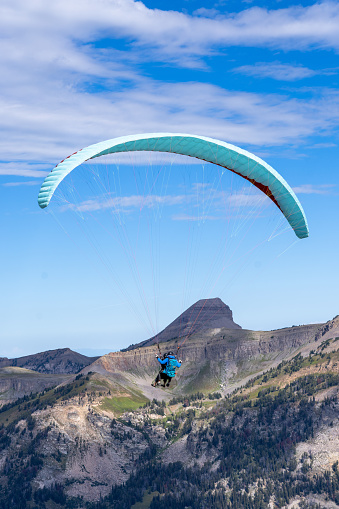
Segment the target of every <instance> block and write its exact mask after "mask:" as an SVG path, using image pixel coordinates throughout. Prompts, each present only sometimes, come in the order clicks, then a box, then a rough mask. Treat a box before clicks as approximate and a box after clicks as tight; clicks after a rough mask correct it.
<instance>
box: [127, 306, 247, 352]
mask: <svg viewBox="0 0 339 509" xmlns="http://www.w3.org/2000/svg"><path fill="white" fill-rule="evenodd" d="M216 328H226V329H241V327H240V325H238V324H236V323H235V322H234V321H233V314H232V311H231V310H230V308H229V307H228V306H227V305H226V304H225V303H224V302H223V301H222V300H221V299H219V298H216V299H202V300H198V302H196V303H195V304H193V305H192V306H191V307H189V308H188V309H186V311H184V312H183V313H182V314H181V315H180V316H178V318H176V319H175V320H174V321H173V322H172V323H170V324H169V325H168V326H167V327H166V328H165V329H164V330H163V331H161V332H159V334H157V335H156V336H153V337H152V338H150V339H147V340H146V341H142V342H141V343H138V344H136V345H131V346H130V347H129V348H127V349H126V350H133V349H135V348H140V347H143V346H151V345H154V344H156V343H164V342H166V341H170V340H173V339H178V338H182V340H184V339H185V337H187V336H191V335H192V334H194V333H196V332H198V331H199V332H201V331H204V330H207V329H216Z"/></svg>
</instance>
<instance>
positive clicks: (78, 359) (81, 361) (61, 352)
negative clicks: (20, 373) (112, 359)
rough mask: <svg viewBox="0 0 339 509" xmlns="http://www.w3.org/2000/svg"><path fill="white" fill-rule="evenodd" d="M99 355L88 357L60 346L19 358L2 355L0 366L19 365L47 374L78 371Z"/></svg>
mask: <svg viewBox="0 0 339 509" xmlns="http://www.w3.org/2000/svg"><path fill="white" fill-rule="evenodd" d="M97 358H98V357H86V355H81V354H80V353H78V352H73V351H72V350H71V349H70V348H58V349H57V350H48V351H47V352H41V353H37V354H33V355H26V356H25V357H18V358H17V359H7V358H6V357H0V368H4V367H6V366H17V367H20V368H25V369H31V370H33V371H38V372H39V373H45V374H57V373H69V374H72V373H78V372H79V371H80V370H81V369H82V368H84V367H85V366H88V364H91V363H92V362H93V361H95V360H96V359H97Z"/></svg>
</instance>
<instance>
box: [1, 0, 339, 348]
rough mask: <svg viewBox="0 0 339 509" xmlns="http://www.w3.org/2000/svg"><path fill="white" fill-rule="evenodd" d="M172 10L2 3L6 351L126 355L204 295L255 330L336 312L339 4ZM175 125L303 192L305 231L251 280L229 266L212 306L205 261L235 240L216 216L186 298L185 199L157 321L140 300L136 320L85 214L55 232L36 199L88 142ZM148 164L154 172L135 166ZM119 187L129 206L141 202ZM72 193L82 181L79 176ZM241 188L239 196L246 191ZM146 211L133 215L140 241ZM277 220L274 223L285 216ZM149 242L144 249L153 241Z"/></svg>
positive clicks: (166, 256)
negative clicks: (216, 245) (79, 222)
mask: <svg viewBox="0 0 339 509" xmlns="http://www.w3.org/2000/svg"><path fill="white" fill-rule="evenodd" d="M164 5H165V2H157V1H148V2H146V3H142V2H134V1H132V0H102V1H101V2H95V1H94V0H82V1H81V2H80V0H67V1H66V0H58V1H57V2H53V3H51V2H43V1H42V0H34V1H30V2H24V1H23V0H11V1H9V0H4V1H3V2H2V3H1V7H0V30H1V34H2V35H1V40H0V48H1V51H0V66H1V73H0V107H1V113H2V114H1V115H0V131H1V138H0V144H1V152H2V156H1V160H0V193H1V216H0V217H1V231H2V250H1V254H0V261H1V283H2V285H1V286H2V292H1V301H0V309H1V311H0V317H1V332H0V356H1V355H2V356H9V357H14V356H19V355H25V354H29V353H33V352H37V351H42V350H47V349H52V348H58V347H64V346H69V347H71V348H73V349H76V350H78V351H83V352H86V353H93V355H95V354H96V353H98V352H100V353H101V352H106V351H111V350H115V349H119V348H122V347H124V346H127V345H128V344H130V343H132V342H133V343H134V342H137V341H140V340H143V339H146V338H147V337H148V336H149V334H150V333H151V332H152V330H154V328H155V329H161V328H163V327H164V326H166V325H167V324H168V323H169V322H170V321H171V320H172V319H174V318H175V317H176V316H177V315H178V314H179V313H180V312H182V311H183V309H184V307H185V306H186V305H187V306H189V305H191V304H192V303H193V302H194V300H195V299H196V298H203V297H214V296H219V297H221V298H222V299H223V300H224V301H225V302H226V303H227V304H229V306H230V307H231V309H232V310H233V312H234V318H235V321H236V322H238V323H239V324H240V325H242V326H243V327H245V328H250V329H264V330H265V329H273V328H279V327H284V326H288V325H293V324H300V323H311V322H322V321H327V320H328V319H330V318H332V317H333V316H334V315H336V314H338V313H339V299H338V292H337V287H338V282H339V281H338V280H339V277H338V270H337V266H338V262H337V260H338V252H339V249H338V248H339V241H338V233H337V232H338V212H339V205H338V192H339V187H338V186H339V176H338V175H339V172H338V159H339V158H338V155H339V154H338V124H339V91H338V82H339V61H338V49H339V30H338V26H339V3H338V2H327V1H323V2H318V3H313V2H298V3H297V4H296V3H293V2H286V1H281V2H250V1H246V2H245V1H244V2H234V1H230V2H223V1H220V2H216V3H215V4H213V3H209V4H206V3H203V2H199V1H186V2H171V4H170V9H169V8H168V7H167V10H165V7H164ZM166 5H168V4H166ZM164 131H165V132H166V131H167V132H187V133H191V134H200V135H204V136H210V137H215V138H217V139H221V140H225V141H227V142H230V143H234V144H235V145H238V146H240V147H242V148H245V149H247V150H249V151H251V152H253V153H255V154H256V155H258V156H260V157H262V158H264V159H265V160H266V161H267V162H268V163H269V164H271V165H272V166H273V167H274V168H275V169H276V170H277V171H279V172H280V173H281V174H282V175H283V177H284V178H285V179H286V180H287V181H288V182H289V184H290V185H291V186H292V187H293V188H294V189H295V191H296V193H297V195H298V197H299V199H300V201H301V203H302V205H303V207H304V209H305V212H306V215H307V218H308V221H309V227H310V237H309V239H307V240H304V241H300V242H297V243H294V237H293V232H292V233H291V232H285V233H282V234H281V235H280V236H278V240H275V241H274V242H275V243H266V244H263V245H262V246H261V247H260V251H258V252H257V251H255V253H254V254H253V257H249V259H248V262H247V267H246V270H244V271H243V272H242V273H241V274H239V275H236V271H235V272H234V274H232V273H231V271H227V274H228V275H227V278H226V277H225V279H224V283H225V284H224V285H223V284H221V282H222V279H223V277H224V275H223V276H222V278H221V282H220V281H218V284H217V285H216V286H213V283H212V282H211V283H210V285H209V287H208V288H207V289H206V292H207V293H208V295H205V294H204V295H202V294H201V293H199V291H200V292H201V290H198V288H199V282H200V280H201V272H203V271H204V268H203V267H204V263H205V266H206V263H207V261H208V260H209V259H210V257H211V256H213V239H215V240H216V241H217V239H219V238H222V235H223V234H224V231H223V230H222V225H221V221H212V220H211V221H206V223H207V225H206V226H205V230H206V233H205V234H204V235H206V237H203V240H202V241H201V244H199V246H198V244H196V249H197V250H198V251H199V260H198V262H197V263H198V265H197V267H198V269H197V270H196V273H195V275H192V279H190V284H191V285H192V289H191V290H192V291H191V292H187V288H186V286H187V284H186V283H187V282H186V283H185V282H184V283H183V280H184V279H185V276H184V275H183V274H184V273H183V272H182V270H183V269H182V267H181V268H180V263H181V264H182V265H183V266H184V265H185V263H186V259H185V257H184V256H183V257H181V256H180V250H178V249H177V248H176V246H175V239H176V238H181V239H183V241H184V240H185V235H187V231H186V233H185V231H184V228H187V224H184V223H185V221H178V220H173V218H174V217H177V218H178V214H179V213H182V210H180V206H179V205H180V204H179V202H176V203H177V205H178V204H179V205H178V209H177V210H175V205H171V206H170V205H169V203H167V205H166V206H167V207H168V214H167V213H164V217H165V220H164V221H165V222H164V223H163V226H162V227H161V228H162V232H161V236H160V241H158V244H157V246H158V248H157V249H159V250H160V251H161V252H163V254H162V255H161V256H163V258H162V261H161V259H160V255H159V263H162V264H163V265H165V268H164V267H163V266H162V268H161V270H160V269H159V274H160V272H161V278H160V276H159V278H160V279H161V288H160V287H159V290H158V292H157V293H156V295H155V296H153V297H152V296H151V297H148V298H149V300H150V302H151V303H152V306H153V304H154V302H155V301H156V303H155V305H154V308H155V309H156V311H155V312H154V313H155V315H154V316H153V317H152V320H151V321H152V322H153V324H152V326H151V327H150V324H149V323H148V324H147V323H144V322H147V321H149V320H148V318H147V316H146V315H147V313H146V315H144V316H143V317H141V316H140V315H141V314H142V313H143V312H145V310H144V308H143V306H142V305H140V303H139V304H136V306H137V308H138V313H137V314H138V315H139V319H136V316H135V314H134V313H133V312H132V310H131V305H130V304H131V303H128V302H127V301H126V299H125V300H124V298H122V296H121V292H119V290H118V288H116V285H115V284H114V282H113V281H112V280H111V277H112V274H109V271H108V272H107V270H106V269H105V267H104V265H103V264H100V263H98V258H95V255H94V254H93V250H92V248H91V246H90V245H89V244H88V243H86V242H85V240H84V238H83V237H81V232H80V231H79V229H78V230H77V229H76V227H75V222H74V218H76V214H75V215H74V214H73V216H72V214H71V213H70V211H66V212H64V213H62V211H61V210H60V208H59V209H58V208H57V205H58V203H56V209H55V214H56V215H57V216H58V221H59V220H60V222H61V225H62V228H60V226H59V224H58V222H57V221H56V220H55V219H56V217H55V215H52V214H50V213H44V212H42V211H41V210H40V209H39V208H38V205H37V201H36V200H37V194H38V191H39V186H40V185H41V183H42V181H43V179H44V177H45V176H46V174H47V172H49V171H50V170H51V169H52V168H53V167H54V166H55V164H57V163H58V162H59V161H60V160H61V159H63V158H64V157H66V156H67V155H69V154H71V153H73V152H74V151H76V150H78V149H79V148H81V147H84V146H86V145H88V144H91V143H96V142H98V141H102V140H105V139H109V138H114V137H115V136H122V135H127V134H134V133H143V132H164ZM139 164H140V168H143V166H142V165H143V161H142V159H140V161H139ZM159 164H160V163H159ZM161 164H162V163H161ZM185 164H186V163H185ZM188 166H189V165H188ZM193 167H194V168H198V166H194V165H193ZM199 168H200V170H199V171H200V176H199V178H200V179H201V166H200V167H199ZM140 171H141V169H140ZM187 171H188V173H189V171H190V170H189V168H188V169H187ZM194 172H195V173H194ZM179 173H180V172H179ZM197 173H199V172H198V170H193V173H192V176H191V177H190V180H189V184H190V186H191V187H190V192H191V190H192V189H193V188H194V186H196V185H197V183H198V182H200V183H201V180H197V179H195V177H194V175H197ZM126 175H127V174H126ZM79 178H80V176H79ZM126 181H127V183H126V186H127V187H126V188H125V190H124V193H125V194H124V195H123V196H124V198H126V197H130V196H131V195H132V192H133V193H134V196H135V195H136V192H135V190H134V191H133V190H132V188H128V179H127V177H126ZM228 182H229V181H228ZM74 185H79V186H81V183H80V180H79V184H77V182H76V181H75V184H74ZM182 185H183V184H182V183H180V182H179V180H177V179H176V178H175V179H174V182H173V186H174V187H175V186H176V189H174V187H173V189H172V193H173V195H176V196H179V194H178V193H180V189H182V187H180V186H182ZM208 185H210V188H212V187H213V182H212V181H211V182H210V183H209V184H208ZM225 185H226V184H225ZM236 186H238V187H237V188H236V193H237V197H238V198H239V195H241V193H242V192H243V188H242V183H237V184H236ZM84 192H85V191H84ZM250 192H251V191H250V190H248V188H246V191H245V193H250ZM175 193H176V194H175ZM92 197H93V196H92ZM90 198H91V196H90V195H87V199H90ZM96 198H98V192H97V194H96ZM83 201H84V202H85V195H84V197H83ZM129 203H130V202H129ZM240 204H241V201H238V205H239V206H240ZM171 207H172V208H171ZM213 207H214V210H213V214H218V211H217V206H216V204H214V205H213ZM136 208H137V206H136V205H135V204H134V205H133V206H131V205H130V206H129V207H126V208H125V210H124V213H125V214H126V216H125V217H126V221H127V223H128V227H129V228H130V230H129V232H130V233H129V234H130V235H131V236H133V234H134V233H135V230H134V228H135V223H134V222H133V218H135V214H134V212H135V209H136ZM245 209H246V207H243V211H244V213H245ZM58 210H59V212H60V214H59V212H58ZM150 210H151V207H150ZM164 210H165V209H164ZM268 210H269V208H265V209H264V213H263V216H264V217H266V218H268V217H269V214H268V212H267V211H268ZM166 211H167V209H166ZM266 212H267V213H266ZM270 213H271V212H270ZM58 214H59V215H58ZM152 214H153V212H152ZM86 217H87V216H86ZM152 217H154V216H152ZM218 217H219V216H218ZM270 217H271V219H270V220H271V221H276V220H277V221H278V220H279V217H278V216H277V215H276V212H275V211H272V216H270ZM272 218H273V219H272ZM86 220H87V219H86ZM101 220H102V221H103V222H105V221H106V219H105V218H104V216H102V219H101ZM179 223H180V225H179V226H178V224H179ZM188 227H189V226H188ZM92 228H93V226H92ZM142 228H145V229H146V223H145V224H144V226H143V227H142ZM218 228H219V229H220V228H221V231H222V232H223V233H222V234H220V235H219V233H218V231H219V230H218ZM261 228H262V222H260V221H259V223H258V225H255V226H254V227H253V229H252V230H251V232H252V233H251V235H250V236H249V237H250V241H249V244H248V245H247V246H246V249H247V252H250V249H251V244H250V242H254V239H253V238H252V237H253V232H258V235H259V231H261ZM65 231H66V232H67V233H65ZM164 232H166V235H165V238H164ZM141 234H142V235H144V237H146V230H141ZM132 238H133V237H132ZM98 240H99V241H100V242H101V247H100V249H102V250H103V252H104V251H105V249H106V253H107V252H108V253H109V256H110V263H111V264H112V265H114V267H115V269H117V268H118V272H119V273H120V274H119V275H120V276H121V277H122V278H123V281H124V282H125V285H126V288H128V290H129V292H130V295H132V296H133V298H134V296H135V295H136V297H135V298H136V302H137V301H138V297H137V293H138V292H137V290H135V289H134V290H133V286H132V282H131V280H130V278H129V276H128V275H127V269H126V273H125V268H123V267H124V263H123V254H121V253H120V255H118V253H116V252H115V250H112V249H111V247H112V245H111V244H109V245H108V244H107V243H106V242H107V241H106V239H105V236H104V235H101V234H100V239H98ZM112 242H113V240H112ZM273 244H274V245H273ZM207 245H208V246H209V249H210V250H208V249H207ZM197 246H198V247H197ZM211 246H212V247H211ZM272 246H273V247H272ZM198 248H199V249H198ZM240 249H241V248H240ZM160 251H159V252H160ZM178 251H179V252H178ZM199 263H200V264H201V265H199ZM222 266H223V265H222V264H221V267H222ZM147 267H148V265H147V256H146V254H145V253H140V260H138V269H139V271H140V273H141V274H142V275H143V278H144V284H145V288H146V289H147V292H148V287H149V286H152V285H150V284H149V277H150V274H149V272H148V270H149V269H148V268H147ZM186 274H187V273H186ZM223 274H225V271H224V273H223ZM233 275H234V277H233ZM157 277H158V276H157ZM190 277H191V276H190ZM230 279H232V284H230V283H229V280H230ZM219 283H220V284H219ZM180 284H181V285H182V286H183V287H184V289H181V290H180ZM185 285H186V286H185ZM200 287H201V285H200ZM185 288H186V289H185ZM134 292H135V293H134ZM149 292H151V289H149ZM180 292H181V293H180ZM209 292H211V294H209ZM213 292H215V293H213ZM150 294H151V293H150Z"/></svg>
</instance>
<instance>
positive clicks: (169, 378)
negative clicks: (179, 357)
mask: <svg viewBox="0 0 339 509" xmlns="http://www.w3.org/2000/svg"><path fill="white" fill-rule="evenodd" d="M171 381H172V377H171V376H168V377H167V382H166V387H169V386H170V383H171Z"/></svg>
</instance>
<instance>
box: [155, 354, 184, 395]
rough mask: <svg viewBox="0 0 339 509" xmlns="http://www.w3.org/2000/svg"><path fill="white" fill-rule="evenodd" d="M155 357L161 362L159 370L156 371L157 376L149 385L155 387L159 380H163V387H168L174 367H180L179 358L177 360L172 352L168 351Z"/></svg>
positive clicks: (173, 374) (172, 376)
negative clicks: (161, 355)
mask: <svg viewBox="0 0 339 509" xmlns="http://www.w3.org/2000/svg"><path fill="white" fill-rule="evenodd" d="M156 358H157V359H158V361H159V362H160V364H161V370H160V371H159V373H158V376H157V377H156V379H155V380H154V382H152V384H151V385H153V387H156V386H157V385H160V382H161V380H162V381H163V385H162V386H163V387H169V385H170V383H171V381H172V378H174V377H175V368H180V366H181V360H179V361H178V360H177V359H176V357H175V355H174V353H173V352H168V353H167V354H165V355H164V356H163V357H162V358H161V357H159V355H156Z"/></svg>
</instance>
